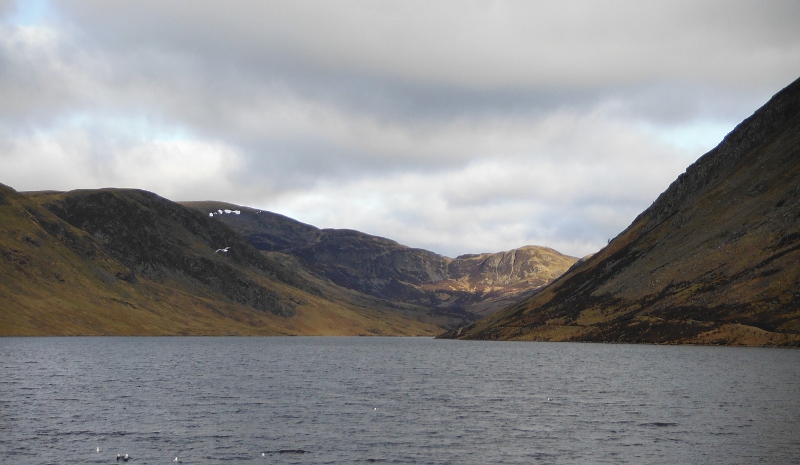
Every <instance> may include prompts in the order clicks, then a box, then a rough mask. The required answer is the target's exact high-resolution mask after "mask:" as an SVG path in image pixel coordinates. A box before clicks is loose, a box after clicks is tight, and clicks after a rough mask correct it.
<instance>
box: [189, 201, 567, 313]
mask: <svg viewBox="0 0 800 465" xmlns="http://www.w3.org/2000/svg"><path fill="white" fill-rule="evenodd" d="M183 205H186V206H190V207H192V208H195V209H197V210H198V211H201V212H203V213H204V214H206V215H213V217H215V218H219V219H221V220H222V221H223V222H225V223H226V224H227V225H229V226H230V227H231V228H233V229H234V230H236V231H237V232H239V233H240V234H241V235H242V236H244V237H245V238H247V240H248V241H250V243H252V244H253V245H254V246H255V247H257V248H259V249H260V250H263V251H265V252H269V253H271V254H285V255H289V256H291V257H294V258H295V259H296V260H298V262H300V263H302V264H303V265H304V266H305V267H307V268H308V269H310V270H312V271H313V272H314V273H316V275H318V276H319V277H321V278H324V279H327V280H330V281H331V282H333V283H336V284H337V285H339V286H342V287H345V288H348V289H352V290H355V291H358V292H360V293H364V294H367V295H371V296H374V297H378V298H380V299H385V300H390V301H394V302H398V303H404V304H409V305H415V306H422V307H425V308H429V309H431V311H433V312H455V314H461V315H463V317H464V319H465V320H474V319H475V317H476V316H479V315H480V316H482V315H486V314H488V313H491V312H492V311H495V310H498V309H500V308H502V307H504V306H505V305H508V304H510V303H513V302H516V301H518V300H519V299H521V298H522V297H523V296H526V295H528V294H529V293H530V292H532V291H533V290H535V289H538V288H540V287H542V286H544V285H545V284H548V283H549V282H551V281H552V280H554V279H555V278H557V277H558V276H560V275H561V274H563V273H564V272H565V271H566V270H567V269H569V267H570V266H572V265H573V264H574V263H575V261H576V258H574V257H569V256H566V255H564V254H561V253H559V252H557V251H555V250H553V249H550V248H547V247H538V246H526V247H521V248H519V249H514V250H510V251H507V252H498V253H484V254H474V255H463V256H460V257H457V258H454V259H453V258H449V257H445V256H442V255H439V254H436V253H434V252H430V251H428V250H423V249H417V248H412V247H407V246H404V245H402V244H399V243H397V242H395V241H393V240H390V239H386V238H383V237H378V236H372V235H369V234H365V233H362V232H359V231H353V230H347V229H318V228H315V227H314V226H310V225H307V224H304V223H300V222H298V221H295V220H293V219H291V218H287V217H285V216H282V215H278V214H275V213H271V212H268V211H262V210H255V209H252V208H247V207H241V206H237V205H232V204H227V203H221V202H211V201H207V202H183Z"/></svg>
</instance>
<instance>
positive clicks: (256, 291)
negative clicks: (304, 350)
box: [0, 185, 439, 336]
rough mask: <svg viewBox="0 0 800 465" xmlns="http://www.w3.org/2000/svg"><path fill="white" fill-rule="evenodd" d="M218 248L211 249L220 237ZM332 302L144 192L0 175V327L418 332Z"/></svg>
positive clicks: (94, 331)
mask: <svg viewBox="0 0 800 465" xmlns="http://www.w3.org/2000/svg"><path fill="white" fill-rule="evenodd" d="M229 246H230V249H229V252H228V253H225V254H223V253H215V250H216V249H217V248H222V247H229ZM438 328H439V327H438V326H436V325H434V324H431V323H426V322H421V321H415V320H412V319H409V318H404V317H403V316H401V315H399V314H397V313H395V312H393V309H392V308H391V307H390V306H387V305H383V306H381V305H380V304H379V303H377V304H376V302H363V305H361V304H360V303H359V302H357V301H353V302H337V301H332V300H330V299H328V298H326V297H325V296H324V295H323V291H322V290H321V289H319V288H317V287H316V286H315V283H313V282H309V281H308V280H306V279H304V278H303V277H302V276H300V275H298V274H296V273H294V272H293V270H291V269H288V268H287V267H286V266H284V265H283V264H281V263H280V262H278V261H275V260H271V259H269V257H265V256H264V255H263V254H261V253H260V252H259V251H258V250H256V249H254V248H253V247H252V246H250V244H249V243H248V242H247V241H246V240H244V239H243V238H242V237H241V236H239V235H238V234H236V233H235V232H234V231H232V230H231V229H230V228H228V227H227V226H225V225H224V224H222V223H221V222H219V221H216V220H214V219H213V218H208V217H205V216H203V215H201V214H199V213H198V212H196V211H193V210H190V209H187V208H185V207H182V206H180V205H178V204H175V203H173V202H170V201H168V200H166V199H163V198H161V197H158V196H156V195H155V194H151V193H148V192H144V191H135V190H119V189H101V190H86V191H73V192H68V193H52V192H49V193H30V194H26V195H21V194H19V193H17V192H15V191H14V190H13V189H11V188H9V187H7V186H3V185H0V335H3V336H9V335H233V334H235V335H278V334H314V335H356V334H359V335H360V334H364V335H367V334H385V335H428V334H434V333H435V332H437V331H438V330H439V329H438Z"/></svg>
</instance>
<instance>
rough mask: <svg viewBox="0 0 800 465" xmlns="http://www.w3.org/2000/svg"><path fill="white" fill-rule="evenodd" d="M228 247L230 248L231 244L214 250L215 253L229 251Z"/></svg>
mask: <svg viewBox="0 0 800 465" xmlns="http://www.w3.org/2000/svg"><path fill="white" fill-rule="evenodd" d="M228 249H230V246H228V247H225V248H224V249H217V250H216V251H214V253H217V252H222V253H228Z"/></svg>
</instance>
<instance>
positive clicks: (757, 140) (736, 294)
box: [444, 79, 800, 346]
mask: <svg viewBox="0 0 800 465" xmlns="http://www.w3.org/2000/svg"><path fill="white" fill-rule="evenodd" d="M444 337H453V338H462V339H518V340H548V341H559V340H565V341H617V342H646V343H692V344H736V345H795V346H797V345H800V79H798V80H797V81H795V82H793V83H792V84H791V85H789V86H788V87H787V88H785V89H784V90H782V91H781V92H779V93H778V94H776V95H775V96H774V97H773V98H772V99H771V100H770V101H769V102H768V103H767V104H765V105H764V106H763V107H762V108H760V109H759V110H758V111H756V112H755V113H754V114H753V115H752V116H751V117H750V118H748V119H746V120H745V121H743V122H742V123H741V124H739V125H738V126H737V127H736V128H735V129H734V130H733V131H732V132H731V133H730V134H728V135H727V136H726V137H725V139H724V140H723V141H722V142H721V143H720V144H719V145H718V146H717V147H716V148H714V149H713V150H711V151H710V152H708V153H707V154H705V155H704V156H702V157H701V158H700V159H698V160H697V162H695V163H694V164H693V165H691V166H690V167H689V168H688V169H687V170H686V172H685V173H684V174H682V175H681V176H680V177H679V178H678V179H677V180H676V181H675V182H673V183H672V185H670V187H669V188H668V189H667V190H666V191H665V192H664V193H663V194H661V196H659V198H658V199H657V200H656V201H655V202H654V203H653V204H652V205H651V206H650V208H648V209H647V210H645V211H644V212H643V213H642V214H641V215H639V217H637V218H636V219H635V220H634V221H633V223H632V224H631V225H630V226H629V227H628V228H627V229H626V230H625V231H624V232H622V233H621V234H620V235H619V236H617V237H616V238H615V239H614V240H613V241H611V242H610V243H609V244H608V246H607V247H606V248H605V249H603V250H602V251H600V252H599V253H597V254H595V255H594V256H592V257H591V258H589V259H588V260H586V261H585V262H583V263H580V264H578V265H576V266H575V267H574V268H573V269H572V270H570V271H569V272H567V273H566V274H565V275H563V276H562V277H561V278H559V279H558V280H556V281H555V282H553V283H552V284H551V285H549V286H547V287H545V288H543V289H541V290H540V291H539V292H537V293H536V294H534V295H533V296H531V297H529V298H527V299H525V300H523V301H522V302H520V303H518V304H515V305H512V306H510V307H508V308H506V309H504V310H502V311H500V312H498V313H496V314H493V315H491V316H490V317H488V318H485V319H484V320H481V321H479V322H477V323H475V324H472V325H469V326H466V327H463V328H460V329H457V330H454V331H452V332H450V333H448V334H446V335H445V336H444Z"/></svg>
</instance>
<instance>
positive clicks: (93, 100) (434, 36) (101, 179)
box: [0, 0, 800, 256]
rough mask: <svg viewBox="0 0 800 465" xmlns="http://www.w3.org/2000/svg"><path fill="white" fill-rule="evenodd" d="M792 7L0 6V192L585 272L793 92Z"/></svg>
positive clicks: (31, 1) (101, 0)
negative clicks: (502, 254)
mask: <svg viewBox="0 0 800 465" xmlns="http://www.w3.org/2000/svg"><path fill="white" fill-rule="evenodd" d="M798 18H800V2H797V1H796V0H786V1H768V0H758V1H756V0H753V1H746V2H744V1H735V0H726V1H699V0H687V1H684V0H671V1H658V0H651V1H647V2H642V1H637V0H634V1H610V2H597V1H570V0H559V1H552V2H538V1H527V0H526V1H489V0H485V1H483V0H482V1H471V0H456V1H448V0H444V1H436V2H432V1H429V0H422V1H405V0H394V1H351V0H341V1H305V0H287V1H264V0H257V1H256V0H254V1H246V0H241V1H232V2H229V1H225V2H223V1H202V0H191V1H189V0H187V1H168V0H157V1H149V0H136V1H123V0H120V1H105V0H57V1H56V0H53V1H40V0H21V1H20V2H19V3H17V2H15V1H13V0H0V167H2V168H0V182H1V183H4V184H7V185H9V186H11V187H13V188H15V189H17V190H40V189H56V190H69V189H77V188H98V187H136V188H142V189H147V190H150V191H153V192H156V193H157V194H160V195H162V196H164V197H167V198H169V199H172V200H206V199H210V200H222V201H228V202H233V203H237V204H240V205H247V206H252V207H257V208H263V209H268V210H271V211H275V212H279V213H283V214H285V215H288V216H290V217H293V218H296V219H299V220H301V221H304V222H306V223H310V224H313V225H315V226H319V227H335V228H351V229H358V230H361V231H364V232H367V233H370V234H376V235H380V236H385V237H389V238H392V239H395V240H397V241H399V242H401V243H403V244H406V245H410V246H414V247H422V248H426V249H429V250H433V251H436V252H439V253H442V254H445V255H448V256H456V255H459V254H463V253H477V252H496V251H501V250H509V249H512V248H516V247H520V246H523V245H526V244H538V245H546V246H550V247H553V248H555V249H557V250H559V251H562V252H564V253H567V254H571V255H574V256H583V255H585V254H588V253H591V252H595V251H596V250H598V249H600V248H601V247H602V246H604V245H605V244H606V241H607V239H608V238H610V237H613V236H615V235H616V234H618V233H619V232H620V231H622V230H623V229H624V228H625V227H627V226H628V225H629V224H630V222H631V221H632V220H633V219H634V218H635V217H636V215H637V214H638V213H640V212H641V211H642V210H643V209H644V208H646V207H647V206H648V205H649V204H650V203H651V202H652V201H653V200H654V199H655V198H656V197H657V196H658V195H659V194H660V193H661V192H662V191H663V190H665V189H666V188H667V186H669V184H670V183H671V182H672V181H673V180H674V179H675V178H676V177H677V176H678V175H679V174H680V173H682V172H683V171H684V170H685V169H686V167H687V166H688V165H689V164H691V163H692V162H694V161H695V160H696V159H697V158H698V157H699V156H700V155H702V154H703V153H705V152H706V151H708V150H709V149H711V148H713V147H714V146H715V145H716V144H717V143H718V142H719V141H720V140H721V139H722V138H723V137H724V136H725V134H727V133H728V132H729V131H730V130H731V129H733V127H734V126H735V125H736V124H737V123H739V122H740V121H741V120H742V119H744V118H746V117H747V116H749V115H750V114H752V112H753V111H754V110H756V109H757V108H758V107H759V106H761V105H762V104H763V103H765V102H766V101H767V100H768V99H769V97H770V96H771V95H773V94H774V93H775V92H777V91H779V90H780V89H781V88H783V87H785V86H786V85H788V84H789V83H790V82H791V81H793V80H794V79H796V78H797V77H798V76H800V27H798V26H797V21H798Z"/></svg>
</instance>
